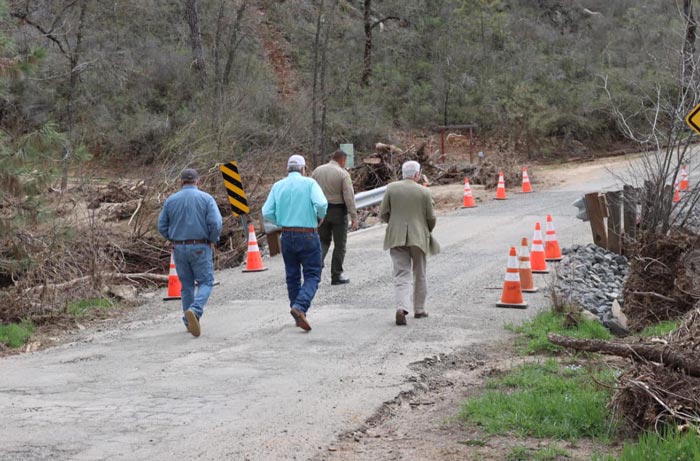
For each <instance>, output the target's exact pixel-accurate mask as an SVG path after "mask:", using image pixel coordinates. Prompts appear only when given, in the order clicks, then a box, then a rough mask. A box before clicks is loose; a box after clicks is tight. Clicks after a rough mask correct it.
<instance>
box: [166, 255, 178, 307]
mask: <svg viewBox="0 0 700 461" xmlns="http://www.w3.org/2000/svg"><path fill="white" fill-rule="evenodd" d="M181 290H182V284H180V279H179V278H178V277H177V271H176V270H175V258H174V257H173V254H172V253H170V272H168V296H166V297H164V298H163V301H174V300H176V299H181V296H180V291H181Z"/></svg>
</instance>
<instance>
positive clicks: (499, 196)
mask: <svg viewBox="0 0 700 461" xmlns="http://www.w3.org/2000/svg"><path fill="white" fill-rule="evenodd" d="M505 199H506V182H505V180H504V179H503V172H502V171H501V172H500V173H499V174H498V189H496V200H505Z"/></svg>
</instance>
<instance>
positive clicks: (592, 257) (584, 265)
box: [556, 244, 629, 327]
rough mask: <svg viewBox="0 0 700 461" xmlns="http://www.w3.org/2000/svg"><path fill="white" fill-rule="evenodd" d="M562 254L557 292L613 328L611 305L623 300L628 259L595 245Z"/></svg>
mask: <svg viewBox="0 0 700 461" xmlns="http://www.w3.org/2000/svg"><path fill="white" fill-rule="evenodd" d="M562 254H563V256H564V258H563V259H562V260H561V262H559V263H558V266H557V286H556V291H557V292H558V294H559V295H560V296H561V297H562V299H563V300H564V301H565V302H567V303H569V304H572V305H576V306H580V307H582V308H584V309H586V310H587V311H589V312H591V313H592V314H594V315H595V316H596V317H598V319H599V320H600V321H601V323H602V324H603V325H605V326H608V327H610V325H609V324H610V322H611V320H612V319H613V313H612V303H613V301H615V300H617V301H618V302H619V303H620V304H622V301H623V300H622V288H623V286H624V282H625V278H626V277H627V273H628V269H629V268H628V265H627V258H625V257H624V256H620V255H616V254H615V253H611V252H609V251H608V250H606V249H604V248H600V247H599V246H596V245H593V244H588V245H574V246H572V247H570V248H564V249H563V250H562Z"/></svg>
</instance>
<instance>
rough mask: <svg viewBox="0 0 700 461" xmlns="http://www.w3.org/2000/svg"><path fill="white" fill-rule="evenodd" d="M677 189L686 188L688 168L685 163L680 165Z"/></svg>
mask: <svg viewBox="0 0 700 461" xmlns="http://www.w3.org/2000/svg"><path fill="white" fill-rule="evenodd" d="M678 189H680V190H688V168H686V166H685V165H683V167H681V182H680V183H679V184H678Z"/></svg>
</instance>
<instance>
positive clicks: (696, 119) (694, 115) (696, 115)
mask: <svg viewBox="0 0 700 461" xmlns="http://www.w3.org/2000/svg"><path fill="white" fill-rule="evenodd" d="M685 123H687V124H688V126H689V127H690V128H692V129H693V131H695V132H696V133H697V134H700V104H698V105H697V106H695V107H694V108H693V110H691V111H690V113H689V114H688V115H687V116H686V117H685Z"/></svg>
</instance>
